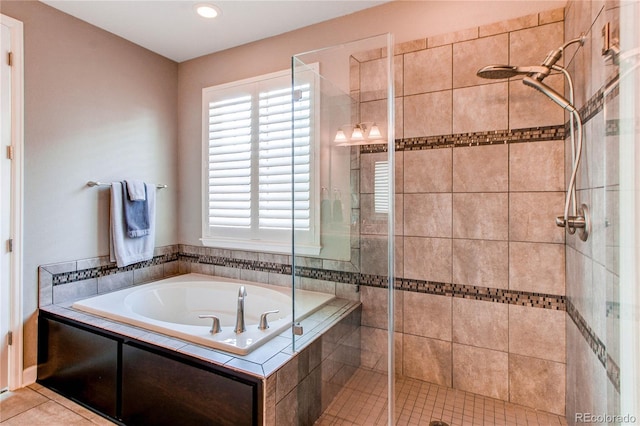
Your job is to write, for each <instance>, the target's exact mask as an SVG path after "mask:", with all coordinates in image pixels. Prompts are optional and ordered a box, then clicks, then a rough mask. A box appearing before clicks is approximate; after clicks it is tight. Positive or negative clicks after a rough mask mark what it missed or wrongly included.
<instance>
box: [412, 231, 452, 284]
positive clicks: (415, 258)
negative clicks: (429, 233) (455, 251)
mask: <svg viewBox="0 0 640 426" xmlns="http://www.w3.org/2000/svg"><path fill="white" fill-rule="evenodd" d="M436 260H437V261H436ZM403 267H404V276H405V278H414V279H419V280H427V281H436V282H443V283H447V282H451V239H448V238H421V237H405V239H404V264H403Z"/></svg>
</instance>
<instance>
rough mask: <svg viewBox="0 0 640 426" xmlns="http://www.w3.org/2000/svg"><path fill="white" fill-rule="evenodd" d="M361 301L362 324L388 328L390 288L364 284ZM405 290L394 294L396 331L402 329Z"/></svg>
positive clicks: (361, 289)
mask: <svg viewBox="0 0 640 426" xmlns="http://www.w3.org/2000/svg"><path fill="white" fill-rule="evenodd" d="M360 292H361V294H360V301H361V302H362V325H364V326H367V327H374V328H379V329H382V330H387V329H388V321H387V312H388V309H387V307H388V306H389V304H388V300H389V290H388V289H386V288H375V287H368V286H362V287H361V288H360ZM403 299H404V292H402V291H396V292H395V294H394V300H393V302H394V325H395V327H394V328H395V331H402V318H403V316H404V312H403V308H402V305H403Z"/></svg>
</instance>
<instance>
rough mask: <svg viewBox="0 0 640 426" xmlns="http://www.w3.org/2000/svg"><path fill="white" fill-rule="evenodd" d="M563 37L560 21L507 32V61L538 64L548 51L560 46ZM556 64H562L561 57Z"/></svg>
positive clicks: (523, 64) (524, 64)
mask: <svg viewBox="0 0 640 426" xmlns="http://www.w3.org/2000/svg"><path fill="white" fill-rule="evenodd" d="M563 37H564V23H562V22H554V23H552V24H547V25H540V26H537V25H536V26H531V28H526V29H522V30H519V31H514V32H512V33H510V34H509V60H510V62H509V63H510V64H513V65H518V66H532V65H540V64H541V63H542V61H543V60H544V58H546V57H547V54H548V53H549V52H550V51H552V50H554V49H557V48H559V47H560V46H562V44H563V43H564V39H563ZM558 65H562V59H561V60H560V61H559V62H558ZM545 81H546V80H545ZM560 93H562V92H560Z"/></svg>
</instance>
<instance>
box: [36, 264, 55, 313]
mask: <svg viewBox="0 0 640 426" xmlns="http://www.w3.org/2000/svg"><path fill="white" fill-rule="evenodd" d="M38 290H39V291H38V293H39V294H38V306H47V305H51V304H52V303H53V274H52V273H51V272H49V271H47V270H46V269H44V268H43V267H39V268H38Z"/></svg>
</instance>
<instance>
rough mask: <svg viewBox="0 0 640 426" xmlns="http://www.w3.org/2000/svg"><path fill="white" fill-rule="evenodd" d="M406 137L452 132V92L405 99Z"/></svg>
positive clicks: (426, 94)
mask: <svg viewBox="0 0 640 426" xmlns="http://www.w3.org/2000/svg"><path fill="white" fill-rule="evenodd" d="M403 114H404V137H405V138H412V137H419V136H432V135H448V134H450V133H451V132H452V100H451V90H443V91H440V92H432V93H424V94H419V95H413V96H405V97H404V106H403Z"/></svg>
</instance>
